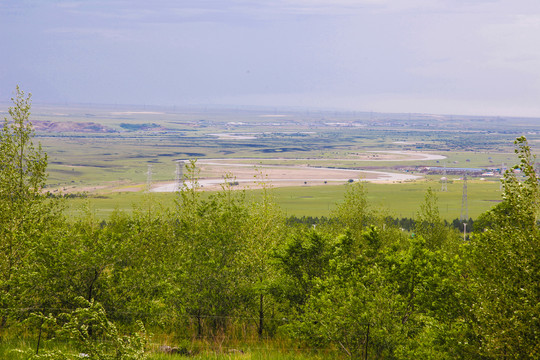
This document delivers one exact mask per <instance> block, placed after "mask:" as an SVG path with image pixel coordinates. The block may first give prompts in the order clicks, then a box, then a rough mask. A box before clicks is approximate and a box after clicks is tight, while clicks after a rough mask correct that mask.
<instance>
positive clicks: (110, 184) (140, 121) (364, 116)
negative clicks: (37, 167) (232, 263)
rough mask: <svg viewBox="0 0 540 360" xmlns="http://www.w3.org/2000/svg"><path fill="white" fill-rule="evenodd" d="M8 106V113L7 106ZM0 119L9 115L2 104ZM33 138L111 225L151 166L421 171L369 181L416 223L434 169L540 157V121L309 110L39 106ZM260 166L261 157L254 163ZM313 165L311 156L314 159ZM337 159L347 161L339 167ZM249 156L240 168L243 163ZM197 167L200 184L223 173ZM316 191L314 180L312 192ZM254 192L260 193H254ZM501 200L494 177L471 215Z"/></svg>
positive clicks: (167, 177) (311, 198)
mask: <svg viewBox="0 0 540 360" xmlns="http://www.w3.org/2000/svg"><path fill="white" fill-rule="evenodd" d="M6 109H7V106H6ZM0 112H4V113H5V110H4V108H2V107H0ZM32 120H33V121H34V123H35V125H36V128H37V129H38V130H37V132H36V137H37V140H38V141H40V143H41V144H42V145H43V149H44V150H45V151H46V152H47V153H48V155H49V167H48V171H49V178H48V183H47V190H49V191H50V192H52V193H55V194H61V193H64V194H65V193H83V192H84V193H88V195H89V198H88V199H87V200H84V199H73V200H69V201H68V202H67V204H66V205H67V206H66V208H67V212H68V213H69V214H74V213H75V212H76V211H77V210H76V209H78V208H80V207H81V206H82V204H83V203H85V202H87V203H88V204H90V206H91V207H92V208H93V209H94V211H95V213H96V216H98V217H100V218H103V217H106V216H107V215H108V214H110V213H111V212H112V211H113V210H114V209H122V210H126V211H131V208H132V205H133V204H141V199H143V198H145V197H148V196H147V195H145V194H143V190H144V189H145V183H146V181H147V179H148V169H149V165H151V178H152V182H153V183H155V184H158V183H166V182H173V181H174V179H175V170H176V166H175V165H176V161H177V160H186V159H201V160H204V159H212V158H222V159H223V158H225V159H227V158H228V159H252V160H243V161H244V162H247V163H254V162H255V163H256V164H259V165H261V166H263V165H288V166H292V165H296V166H310V167H332V168H343V169H362V170H372V171H390V172H398V173H399V172H401V173H403V172H405V171H407V172H408V173H414V174H419V175H422V176H423V177H424V179H423V180H421V181H418V182H414V183H401V184H384V185H383V184H368V185H366V186H367V189H368V194H369V195H368V196H369V200H370V203H371V204H372V205H373V207H376V208H383V209H386V210H387V211H389V212H390V213H392V214H394V215H395V216H403V217H412V216H413V215H414V213H415V212H416V210H417V209H418V205H419V204H420V203H421V202H422V200H423V197H424V193H425V191H426V189H427V187H432V188H433V189H439V188H440V184H439V183H438V180H439V179H440V177H441V176H442V175H441V174H439V175H433V176H429V175H426V172H425V171H424V170H423V169H425V168H426V167H443V166H446V167H448V168H451V167H459V168H483V169H488V168H501V166H503V165H502V164H505V166H508V165H509V164H515V163H516V158H515V155H514V153H513V140H514V139H515V138H516V137H517V136H520V135H523V134H526V135H527V137H528V139H529V141H530V143H531V144H532V147H533V151H534V150H538V149H535V145H536V144H537V143H538V142H539V141H540V135H539V134H540V122H539V121H537V119H521V118H500V117H463V116H445V115H427V114H373V113H362V112H313V111H311V112H308V111H292V110H279V111H278V110H272V111H267V110H264V109H213V108H209V109H195V108H182V109H177V108H159V109H158V108H151V107H145V108H136V107H120V106H113V107H111V106H109V107H107V106H34V111H33V115H32ZM373 151H419V152H424V153H430V154H438V155H443V156H445V157H446V158H445V159H444V160H414V161H403V160H404V159H400V158H399V157H396V159H395V161H380V162H377V161H366V154H371V152H373ZM253 159H257V161H253ZM306 159H309V160H306ZM340 159H341V160H340ZM241 161H242V160H235V162H241ZM205 171H206V170H205V169H204V168H203V169H202V171H201V174H200V176H201V178H205V177H208V176H215V174H211V173H210V172H205ZM460 177H461V176H460V175H459V174H452V175H450V174H449V175H448V178H449V180H450V183H449V184H448V191H447V192H441V193H439V205H440V211H441V215H442V216H443V217H444V218H447V219H454V218H456V217H458V216H459V215H460V211H461V201H462V182H461V180H459V179H460ZM308 185H311V184H308ZM345 189H346V186H344V185H334V184H330V183H329V184H327V185H324V186H305V185H303V184H301V186H298V187H294V188H288V187H285V188H276V189H275V190H274V193H275V197H276V201H277V202H278V203H279V204H280V205H281V206H282V208H283V210H284V211H285V212H286V213H287V214H289V215H296V216H325V215H328V214H329V213H330V212H331V211H332V209H334V208H335V206H336V203H338V202H339V201H341V200H342V199H343V194H344V192H345ZM249 193H250V195H249V196H254V197H257V196H258V194H259V193H258V191H257V190H251V191H250V192H249ZM151 197H152V199H153V200H152V201H151V202H153V203H156V204H158V203H159V204H163V206H166V207H171V206H174V198H175V195H174V194H153V195H151ZM499 199H500V193H499V183H498V182H497V179H488V180H487V181H480V180H479V177H476V178H473V179H472V180H471V181H470V182H469V191H468V208H469V215H470V216H471V217H475V216H477V215H478V214H480V213H481V212H483V211H485V210H487V209H489V208H490V207H491V206H492V205H494V204H495V203H496V201H498V200H499Z"/></svg>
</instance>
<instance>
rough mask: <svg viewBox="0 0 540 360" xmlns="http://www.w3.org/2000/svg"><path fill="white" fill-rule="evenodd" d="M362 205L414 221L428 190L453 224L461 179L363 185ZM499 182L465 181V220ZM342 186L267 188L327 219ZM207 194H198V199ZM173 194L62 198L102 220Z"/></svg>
mask: <svg viewBox="0 0 540 360" xmlns="http://www.w3.org/2000/svg"><path fill="white" fill-rule="evenodd" d="M365 186H366V189H367V193H368V201H369V204H370V206H371V207H372V208H373V209H378V210H383V211H387V212H388V214H389V215H391V216H394V217H413V218H414V217H416V212H417V211H418V210H419V206H420V204H421V203H422V202H423V201H424V196H425V193H426V190H427V189H428V188H429V187H431V188H432V189H433V190H437V196H438V198H439V210H440V214H441V217H442V218H444V219H446V220H449V221H451V220H453V219H455V218H459V217H460V213H461V202H462V189H463V183H462V181H454V182H453V183H449V184H448V191H447V192H440V191H438V190H440V186H441V185H440V184H439V183H438V182H437V181H419V182H414V183H402V184H371V183H367V184H365ZM499 187H500V186H499V183H498V182H494V181H469V182H468V186H467V188H468V209H469V217H472V218H476V217H477V216H478V215H479V214H481V213H482V212H484V211H487V210H489V209H490V208H491V207H492V206H494V205H496V204H497V202H498V201H500V197H501V193H500V190H499ZM346 190H347V185H325V186H302V187H284V188H274V189H272V194H273V195H274V196H275V201H276V203H277V204H279V205H280V207H281V208H282V210H283V211H284V212H285V213H286V214H287V215H295V216H328V215H330V213H331V212H332V210H334V209H335V208H336V205H337V204H338V203H339V202H341V201H343V198H344V194H345V192H346ZM208 195H209V193H207V192H205V193H203V194H202V196H203V197H205V196H208ZM246 195H247V197H248V198H250V199H254V200H257V199H259V198H260V196H261V190H248V191H247V192H246ZM176 197H177V195H176V194H175V193H148V194H146V193H143V192H124V193H110V194H107V195H101V196H100V197H90V198H88V199H70V200H67V202H66V205H67V213H68V214H69V215H70V216H74V215H76V214H77V213H79V212H80V210H81V209H82V208H83V207H84V206H85V204H87V205H89V206H90V209H91V210H92V211H93V213H94V214H95V216H96V217H97V218H99V219H106V218H108V217H109V216H110V214H111V213H112V212H113V211H114V210H115V209H118V210H122V211H128V212H131V211H133V207H134V206H135V207H137V208H139V209H142V210H144V211H152V210H153V209H154V210H155V209H158V208H159V207H163V208H169V209H174V206H176V205H175V198H176Z"/></svg>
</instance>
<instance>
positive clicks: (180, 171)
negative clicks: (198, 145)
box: [175, 160, 184, 191]
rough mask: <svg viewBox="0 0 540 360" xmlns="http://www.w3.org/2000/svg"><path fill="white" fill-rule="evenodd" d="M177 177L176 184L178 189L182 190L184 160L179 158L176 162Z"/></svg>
mask: <svg viewBox="0 0 540 360" xmlns="http://www.w3.org/2000/svg"><path fill="white" fill-rule="evenodd" d="M175 174H176V177H175V184H176V191H180V189H181V188H182V184H183V181H184V162H183V161H182V160H179V161H177V162H176V173H175Z"/></svg>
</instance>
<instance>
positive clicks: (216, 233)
mask: <svg viewBox="0 0 540 360" xmlns="http://www.w3.org/2000/svg"><path fill="white" fill-rule="evenodd" d="M192 165H193V166H191V167H190V166H188V168H187V170H188V171H187V173H186V176H187V178H188V179H190V183H191V184H196V178H195V177H194V176H193V171H194V170H195V167H194V163H192ZM186 185H189V184H186ZM177 208H178V210H177V212H176V214H174V218H173V222H174V229H173V231H174V238H175V240H174V241H175V246H176V249H175V251H174V253H173V256H174V257H173V258H170V259H171V263H170V264H171V273H172V277H171V279H172V283H171V285H172V288H171V291H170V293H169V301H170V303H171V304H172V305H173V307H174V308H176V309H177V310H179V311H180V313H181V314H182V313H185V314H187V315H189V316H190V317H193V318H194V319H195V320H196V327H197V335H198V336H199V337H200V336H203V335H204V333H203V332H204V329H203V325H204V323H208V324H209V325H210V327H209V328H208V330H210V331H211V332H212V333H213V334H216V332H218V331H222V330H224V329H225V327H226V326H227V322H228V321H229V319H230V318H231V317H232V316H233V315H234V314H235V312H236V311H237V310H238V309H239V307H240V304H242V303H243V299H242V295H243V292H242V279H243V274H242V269H241V267H240V265H241V264H242V260H243V259H244V258H245V256H244V253H245V251H246V242H245V241H244V239H245V238H246V237H247V233H248V227H247V225H248V224H249V222H248V219H249V213H248V207H247V206H246V205H245V194H244V192H242V191H233V190H232V189H231V187H230V185H229V184H228V183H227V182H226V183H225V185H224V187H223V189H222V191H219V192H216V193H213V194H211V195H209V197H208V198H207V199H201V197H200V196H199V194H198V191H197V189H196V188H195V187H194V186H191V185H190V186H185V187H184V189H183V191H181V192H180V198H179V201H178V207H177Z"/></svg>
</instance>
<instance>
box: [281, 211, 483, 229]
mask: <svg viewBox="0 0 540 360" xmlns="http://www.w3.org/2000/svg"><path fill="white" fill-rule="evenodd" d="M384 221H385V222H386V223H388V224H393V225H395V226H397V227H399V228H401V229H403V230H406V231H409V232H412V231H414V229H415V226H416V221H415V219H413V218H409V217H402V218H394V217H391V216H387V217H385V218H384ZM337 222H339V219H337V218H335V217H327V216H301V217H299V216H295V215H291V216H289V217H288V218H287V225H300V224H301V225H307V226H311V227H316V226H317V225H321V224H329V223H337ZM443 223H444V225H445V226H448V227H451V228H454V229H457V230H459V231H460V232H463V229H464V228H465V226H464V224H467V225H466V230H465V231H466V232H467V233H471V232H473V231H475V230H476V229H475V228H474V220H473V219H472V218H469V220H466V221H465V220H461V219H459V218H456V219H454V220H452V221H451V222H448V221H447V220H443Z"/></svg>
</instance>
